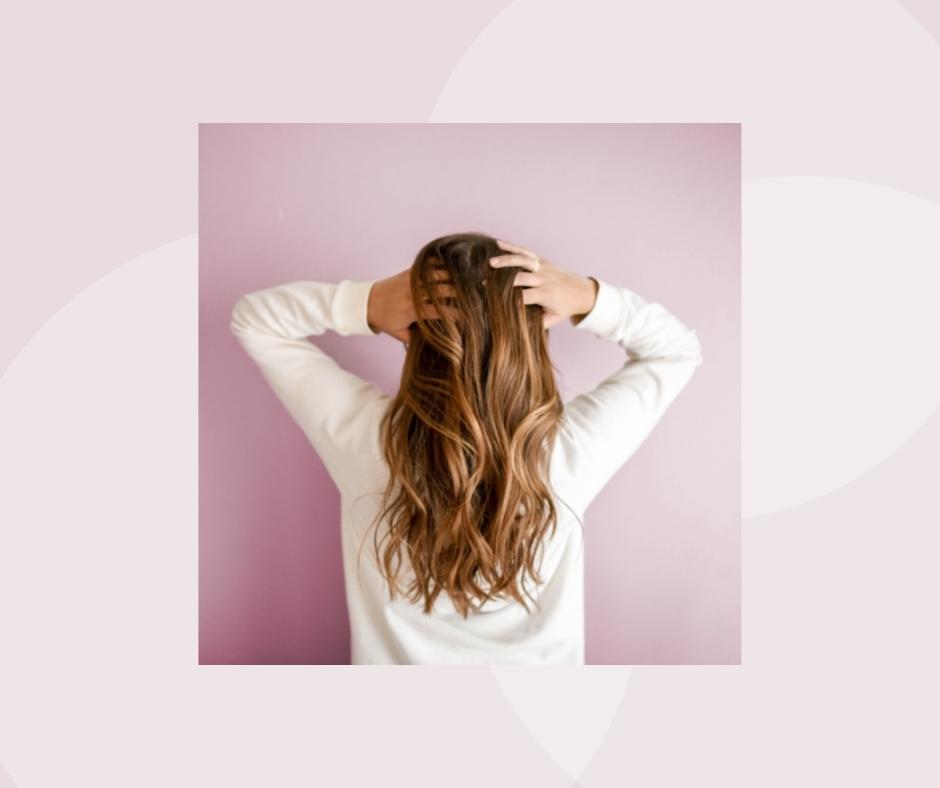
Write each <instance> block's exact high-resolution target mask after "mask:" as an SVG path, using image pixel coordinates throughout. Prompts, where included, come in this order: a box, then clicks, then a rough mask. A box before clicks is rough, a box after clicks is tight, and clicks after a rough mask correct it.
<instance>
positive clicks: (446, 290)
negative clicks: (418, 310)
mask: <svg viewBox="0 0 940 788" xmlns="http://www.w3.org/2000/svg"><path fill="white" fill-rule="evenodd" d="M431 295H432V294H431V292H429V291H427V290H423V289H422V290H421V298H422V300H423V301H425V302H427V301H429V300H430V298H431ZM433 295H434V296H435V297H436V298H437V299H438V300H439V301H443V300H445V299H448V298H456V297H457V288H456V287H454V286H453V285H435V286H434V288H433Z"/></svg>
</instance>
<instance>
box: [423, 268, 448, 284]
mask: <svg viewBox="0 0 940 788" xmlns="http://www.w3.org/2000/svg"><path fill="white" fill-rule="evenodd" d="M427 278H428V279H429V280H430V281H431V282H449V281H450V271H448V270H447V269H446V268H444V267H443V266H434V267H432V268H429V269H428V270H427Z"/></svg>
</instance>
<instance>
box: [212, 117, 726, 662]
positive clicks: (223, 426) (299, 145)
mask: <svg viewBox="0 0 940 788" xmlns="http://www.w3.org/2000/svg"><path fill="white" fill-rule="evenodd" d="M740 156H741V150H740V125H739V124H634V125H630V124H596V125H591V124H551V125H544V124H517V125H512V124H506V125H502V124H485V125H484V124H309V125H290V124H282V125H266V124H245V125H241V124H208V125H206V124H203V125H202V126H200V134H199V245H200V273H199V276H200V281H199V286H200V296H199V307H200V325H199V339H200V351H199V361H200V364H199V405H200V416H199V419H200V423H199V446H200V448H199V515H200V533H199V592H200V600H199V601H200V662H201V663H203V664H218V663H345V662H348V659H349V651H348V642H347V640H348V626H347V621H346V608H345V596H344V590H343V578H342V564H341V557H340V543H339V530H338V529H339V511H338V503H339V501H338V493H337V492H336V490H335V488H334V487H333V485H332V482H331V481H330V479H329V477H328V476H327V474H326V472H325V470H324V468H323V466H322V464H321V462H320V460H319V458H318V457H317V456H316V454H315V453H314V452H313V450H312V448H311V447H310V446H309V444H308V443H307V442H306V439H305V438H304V436H303V435H302V434H301V432H300V431H299V429H297V427H296V426H295V425H294V424H293V422H292V421H291V419H290V417H289V416H288V415H287V413H286V411H284V410H283V408H282V406H281V405H280V403H279V402H277V400H276V398H275V397H274V394H273V392H271V391H270V389H269V388H268V386H267V384H266V383H265V381H264V380H263V378H262V377H261V375H260V373H259V372H258V371H257V369H256V368H255V367H254V365H253V364H252V362H250V360H249V359H248V358H247V356H245V354H244V353H243V351H242V350H241V349H240V348H239V347H238V345H237V343H236V342H235V340H234V338H233V337H232V336H231V334H230V333H229V329H228V320H229V315H230V311H231V307H232V305H233V304H234V302H235V300H236V299H237V298H238V297H239V296H240V295H241V294H243V293H245V292H249V291H251V290H255V289H260V288H263V287H268V286H271V285H274V284H277V283H279V282H283V281H290V280H294V279H320V280H326V281H337V280H339V279H342V278H353V279H374V278H381V277H384V276H387V275H389V274H391V273H393V272H395V271H398V270H400V269H402V268H405V267H406V266H408V265H409V264H410V263H411V261H412V259H413V257H414V255H415V253H416V252H417V250H418V248H419V247H420V246H421V245H422V244H423V243H425V242H426V241H427V240H430V239H431V238H433V237H435V236H438V235H443V234H446V233H450V232H456V231H461V230H480V231H483V232H488V233H490V234H492V235H495V236H497V237H502V238H506V239H508V240H512V241H515V242H517V243H521V244H524V245H526V246H529V247H531V248H533V249H534V250H536V251H538V252H539V253H540V254H542V255H544V256H545V257H547V258H548V259H550V260H552V261H554V262H556V263H557V264H559V265H561V266H563V267H566V268H570V269H573V270H577V271H580V272H582V273H585V274H592V275H594V276H597V277H599V278H602V279H606V280H608V281H610V282H612V283H615V284H622V285H624V286H627V287H630V288H631V289H633V290H636V291H637V292H639V293H640V294H642V295H644V296H645V297H646V298H648V299H650V300H655V301H661V302H662V303H663V304H664V305H666V306H667V307H668V308H669V309H670V310H672V311H673V312H675V313H676V314H677V315H678V316H679V317H680V318H681V319H683V320H684V321H685V322H686V323H687V324H688V325H690V326H692V327H694V328H696V329H697V331H698V334H699V337H700V339H701V341H702V346H703V354H704V358H705V363H704V364H703V366H702V367H701V368H700V369H699V370H698V372H697V373H696V375H695V377H694V378H693V380H692V381H691V383H690V384H689V386H688V387H687V388H686V390H685V391H684V392H682V394H680V396H679V398H678V399H677V400H676V402H675V403H674V404H673V405H672V406H671V408H670V409H669V411H667V413H666V415H665V417H664V418H663V420H662V421H661V423H660V424H659V425H658V426H657V428H656V429H655V430H654V431H653V433H652V434H651V436H650V437H649V438H648V439H647V441H646V443H645V444H644V445H643V446H642V447H641V448H640V449H639V451H638V452H637V453H636V454H635V455H634V456H633V458H632V459H631V460H630V461H629V462H628V463H627V464H626V465H625V466H624V467H623V468H622V469H621V470H620V471H619V472H618V473H617V474H616V475H615V476H614V478H613V479H612V480H611V482H610V483H609V484H608V486H607V487H606V488H605V489H604V490H603V491H602V493H601V494H600V495H599V497H598V498H597V499H596V500H595V502H594V503H593V505H592V506H591V507H590V508H589V510H588V512H587V517H586V520H585V529H586V548H585V549H586V621H587V661H588V662H589V663H614V664H737V663H738V662H739V661H740V517H741V510H740V445H741V442H740V386H741V380H740V361H739V350H740V286H741V281H740V254H741V247H740V231H741V220H740V216H741V193H740V184H741V166H740V161H741V159H740ZM315 341H316V342H317V343H318V344H320V346H321V347H323V348H324V349H326V350H327V352H329V353H331V354H332V355H333V356H334V357H335V358H336V359H337V360H338V361H339V362H340V363H341V364H342V365H344V366H346V367H347V368H349V369H351V370H352V371H354V372H356V373H357V374H359V375H362V376H363V377H367V378H369V379H371V380H374V381H375V382H376V383H378V384H379V385H380V386H382V387H383V388H385V389H386V390H387V391H389V392H392V391H394V389H395V387H396V385H397V380H398V374H399V370H400V361H401V358H402V355H403V350H402V348H401V346H400V345H399V344H398V343H397V342H395V341H394V340H392V339H391V338H388V337H384V336H383V337H378V338H371V337H339V336H336V335H327V336H324V337H321V338H318V339H316V340H315ZM551 349H552V355H553V359H554V361H555V364H556V366H557V367H558V368H559V370H560V383H561V386H562V391H563V394H564V396H565V398H566V399H569V398H570V397H572V396H574V395H575V394H577V393H578V392H580V391H583V390H585V389H587V388H590V387H592V386H593V385H595V384H596V383H597V382H599V381H600V380H601V379H602V378H603V377H605V376H606V375H608V374H610V373H611V372H612V371H614V370H615V369H616V368H617V367H618V366H619V365H620V364H622V363H623V360H624V359H623V355H622V352H621V351H620V350H619V349H618V348H616V347H614V346H612V345H610V344H609V343H605V342H602V341H600V340H597V339H596V338H594V337H592V336H590V335H587V334H585V333H583V332H577V331H574V330H573V329H570V328H569V327H563V328H558V329H553V331H552V334H551Z"/></svg>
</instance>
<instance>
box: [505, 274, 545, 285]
mask: <svg viewBox="0 0 940 788" xmlns="http://www.w3.org/2000/svg"><path fill="white" fill-rule="evenodd" d="M512 283H513V284H514V285H516V286H517V287H538V286H539V285H540V284H542V277H541V276H539V275H538V274H533V273H530V272H529V271H520V272H519V273H518V274H516V278H515V279H513V280H512Z"/></svg>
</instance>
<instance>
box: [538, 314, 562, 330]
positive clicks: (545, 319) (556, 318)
mask: <svg viewBox="0 0 940 788" xmlns="http://www.w3.org/2000/svg"><path fill="white" fill-rule="evenodd" d="M562 320H564V318H563V317H562V316H561V315H556V314H554V313H553V312H545V314H544V315H543V316H542V325H543V326H544V327H545V328H551V327H552V326H557V325H558V324H559V323H560V322H561V321H562Z"/></svg>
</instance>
